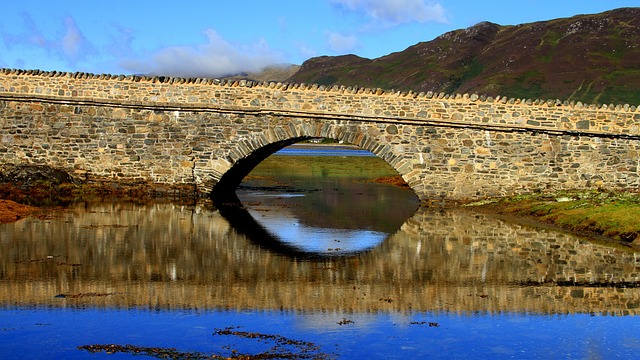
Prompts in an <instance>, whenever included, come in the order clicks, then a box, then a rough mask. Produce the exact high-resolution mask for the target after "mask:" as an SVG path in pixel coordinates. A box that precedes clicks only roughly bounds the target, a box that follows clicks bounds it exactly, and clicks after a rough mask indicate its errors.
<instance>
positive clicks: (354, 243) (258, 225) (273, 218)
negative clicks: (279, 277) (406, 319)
mask: <svg viewBox="0 0 640 360" xmlns="http://www.w3.org/2000/svg"><path fill="white" fill-rule="evenodd" d="M254 196H262V194H254ZM272 196H278V195H272ZM265 197H266V196H265ZM216 208H217V209H218V211H219V212H220V215H222V216H223V217H224V219H225V220H227V221H228V222H229V225H230V226H231V227H232V228H233V229H234V230H235V231H236V232H237V233H238V234H240V235H243V236H245V237H246V238H247V239H248V240H249V241H251V242H252V243H254V244H255V245H257V246H259V247H261V248H264V249H268V250H270V251H273V252H276V253H279V254H281V255H286V256H289V257H292V258H295V259H322V258H334V257H344V256H353V255H356V254H359V253H363V252H366V251H369V250H371V249H374V248H376V247H377V246H379V245H381V244H382V243H383V242H384V241H385V240H386V239H387V238H388V237H389V235H390V234H388V233H385V232H381V231H375V230H367V229H335V228H327V227H316V226H310V225H307V224H305V223H304V222H303V221H301V220H300V219H298V218H297V217H296V216H293V215H292V214H287V213H286V211H282V209H278V206H277V205H262V207H259V208H258V207H255V206H254V207H253V208H249V209H248V208H247V207H245V206H244V205H243V204H242V203H241V202H240V201H239V200H238V201H235V202H229V201H227V202H225V203H218V204H216ZM400 225H401V224H400ZM400 225H398V229H399V228H400Z"/></svg>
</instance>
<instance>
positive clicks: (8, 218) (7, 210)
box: [0, 199, 39, 223]
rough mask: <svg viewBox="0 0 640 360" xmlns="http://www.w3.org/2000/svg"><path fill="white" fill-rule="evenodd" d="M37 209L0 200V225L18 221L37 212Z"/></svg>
mask: <svg viewBox="0 0 640 360" xmlns="http://www.w3.org/2000/svg"><path fill="white" fill-rule="evenodd" d="M38 210H39V208H37V207H34V206H28V205H23V204H18V203H17V202H15V201H11V200H4V199H0V223H10V222H14V221H18V220H20V219H23V218H25V217H28V216H30V215H32V214H33V213H35V212H37V211H38Z"/></svg>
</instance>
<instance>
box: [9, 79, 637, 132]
mask: <svg viewBox="0 0 640 360" xmlns="http://www.w3.org/2000/svg"><path fill="white" fill-rule="evenodd" d="M0 97H1V98H11V99H20V98H36V99H41V100H44V101H57V102H70V103H102V104H111V105H116V106H128V107H149V108H173V109H176V110H185V111H188V110H211V111H216V110H217V111H223V112H250V113H271V114H276V115H277V114H280V115H291V114H294V115H295V114H303V115H304V116H307V117H314V116H315V117H330V118H341V117H345V118H350V119H352V118H364V119H367V120H371V121H383V122H391V121H396V122H400V123H407V122H409V123H416V124H429V125H434V126H437V125H442V126H446V127H469V126H472V127H478V128H483V129H494V130H501V129H502V130H507V131H543V132H550V133H568V134H574V135H575V134H578V135H579V134H588V135H595V136H598V135H600V136H605V137H617V136H621V137H628V136H631V137H634V136H638V135H640V108H639V107H637V106H635V105H628V104H625V105H613V104H610V105H600V106H597V105H594V104H591V105H585V104H582V103H580V102H562V101H560V100H547V101H542V100H535V101H532V100H526V99H514V98H507V97H500V96H497V97H495V98H494V97H485V96H478V95H476V94H471V95H469V94H463V95H460V94H456V95H448V94H443V93H440V94H433V93H431V92H427V93H415V92H411V91H408V92H400V91H384V90H381V89H370V88H358V87H344V86H337V85H336V86H331V87H324V86H319V85H316V84H312V85H305V84H286V83H285V84H283V83H274V82H269V83H264V82H260V83H256V82H252V81H244V80H240V81H224V80H223V81H220V80H214V79H184V78H168V77H145V76H123V75H119V76H115V75H105V74H103V75H95V74H87V73H64V72H55V71H54V72H42V71H37V70H34V71H25V70H9V69H2V70H0Z"/></svg>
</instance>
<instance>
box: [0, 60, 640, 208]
mask: <svg viewBox="0 0 640 360" xmlns="http://www.w3.org/2000/svg"><path fill="white" fill-rule="evenodd" d="M639 100H640V99H639ZM0 128H1V135H0V136H1V139H0V164H3V165H7V164H31V165H49V166H52V167H55V168H59V169H62V170H65V171H67V172H69V173H70V174H71V175H72V176H73V177H74V178H76V179H77V180H79V181H90V182H94V181H95V182H99V181H119V182H123V183H131V184H139V183H154V184H164V185H166V186H170V187H176V188H188V189H190V191H195V192H197V193H201V194H207V195H212V196H214V197H225V196H227V195H229V194H233V193H234V190H235V188H236V186H237V185H238V184H239V183H240V182H241V180H242V178H243V177H244V176H245V175H246V174H248V173H249V172H250V171H251V169H253V167H255V166H256V165H257V164H258V163H260V161H262V160H263V159H265V158H266V157H268V156H269V155H271V154H272V153H274V152H276V151H277V150H279V149H281V148H283V147H285V146H288V145H290V144H293V143H296V142H300V141H304V140H307V139H311V138H318V137H324V138H331V139H336V140H340V141H344V142H347V143H351V144H354V145H356V146H358V147H360V148H363V149H366V150H369V151H371V152H372V153H374V154H376V155H377V156H379V157H381V158H382V159H384V160H385V161H386V162H388V163H389V164H390V165H391V166H393V167H394V168H395V169H396V170H397V171H398V173H399V174H400V175H401V176H402V177H403V178H404V180H405V181H406V182H407V183H408V184H409V186H410V187H411V188H412V189H413V190H414V191H415V193H416V194H417V195H418V197H419V198H420V199H421V200H425V201H426V200H430V199H449V200H473V199H479V198H484V197H490V196H502V195H511V194H517V193H523V192H530V191H536V190H549V189H572V188H595V187H604V188H637V187H638V186H639V185H640V184H639V183H640V180H639V168H640V110H639V109H638V107H636V106H635V105H632V106H630V105H586V104H582V103H580V102H566V101H565V102H562V101H560V100H546V101H542V100H535V101H532V100H527V99H513V98H507V97H495V98H493V97H484V96H478V95H476V94H472V95H468V94H464V95H461V94H457V95H446V94H441V93H440V94H433V93H430V92H428V93H413V92H396V91H383V90H381V89H370V88H359V87H340V86H333V87H324V86H318V85H305V84H283V83H256V82H250V81H224V80H223V81H220V80H213V79H183V78H169V77H144V76H123V75H120V76H116V75H107V74H102V75H95V74H87V73H64V72H55V71H53V72H44V71H39V70H15V69H13V70H11V69H2V70H0Z"/></svg>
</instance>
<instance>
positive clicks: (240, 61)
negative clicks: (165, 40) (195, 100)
mask: <svg viewBox="0 0 640 360" xmlns="http://www.w3.org/2000/svg"><path fill="white" fill-rule="evenodd" d="M204 35H205V36H206V38H207V42H206V43H205V44H203V45H200V46H196V47H192V46H171V47H166V48H163V49H161V50H160V51H158V52H156V53H155V54H153V55H152V56H151V58H150V59H145V60H123V61H121V63H120V66H122V67H123V68H124V69H126V70H128V71H132V72H135V73H142V74H154V75H170V76H181V77H219V76H226V75H233V74H238V73H243V72H253V71H260V70H263V69H264V68H265V67H267V66H269V65H275V64H279V63H282V62H283V56H282V55H281V54H280V53H278V52H276V51H274V50H272V49H270V48H269V46H268V44H267V43H266V42H265V41H263V40H262V41H259V42H257V43H255V44H251V45H234V44H230V43H228V42H227V41H225V40H224V39H223V38H222V37H221V36H220V35H219V34H218V33H217V32H216V31H215V30H213V29H207V30H206V31H204Z"/></svg>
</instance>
